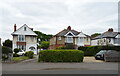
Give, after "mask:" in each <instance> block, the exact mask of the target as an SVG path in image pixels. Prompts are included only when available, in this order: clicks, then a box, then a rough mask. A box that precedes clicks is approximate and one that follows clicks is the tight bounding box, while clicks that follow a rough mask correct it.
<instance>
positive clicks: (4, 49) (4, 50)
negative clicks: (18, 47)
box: [2, 46, 12, 55]
mask: <svg viewBox="0 0 120 76" xmlns="http://www.w3.org/2000/svg"><path fill="white" fill-rule="evenodd" d="M9 53H12V49H11V48H9V47H6V46H2V54H6V55H8V54H9Z"/></svg>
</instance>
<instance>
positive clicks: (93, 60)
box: [83, 56, 104, 62]
mask: <svg viewBox="0 0 120 76" xmlns="http://www.w3.org/2000/svg"><path fill="white" fill-rule="evenodd" d="M83 62H104V61H103V60H96V59H95V58H94V57H93V56H90V57H88V56H87V57H84V60H83Z"/></svg>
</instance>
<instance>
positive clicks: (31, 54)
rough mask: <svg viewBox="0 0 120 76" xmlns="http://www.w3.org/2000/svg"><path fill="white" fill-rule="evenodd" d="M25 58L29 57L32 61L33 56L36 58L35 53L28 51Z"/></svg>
mask: <svg viewBox="0 0 120 76" xmlns="http://www.w3.org/2000/svg"><path fill="white" fill-rule="evenodd" d="M25 56H27V57H29V58H31V59H32V58H33V56H34V52H33V51H27V52H25Z"/></svg>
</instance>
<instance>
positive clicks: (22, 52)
mask: <svg viewBox="0 0 120 76" xmlns="http://www.w3.org/2000/svg"><path fill="white" fill-rule="evenodd" d="M13 53H15V52H13ZM17 54H18V55H20V56H24V54H25V51H23V50H20V51H19V52H18V53H17Z"/></svg>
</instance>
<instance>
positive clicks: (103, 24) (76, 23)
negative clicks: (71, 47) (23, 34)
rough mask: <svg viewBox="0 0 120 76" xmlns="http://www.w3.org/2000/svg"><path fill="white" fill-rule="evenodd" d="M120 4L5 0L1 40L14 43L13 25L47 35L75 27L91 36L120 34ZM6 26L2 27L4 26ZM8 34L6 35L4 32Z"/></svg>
mask: <svg viewBox="0 0 120 76" xmlns="http://www.w3.org/2000/svg"><path fill="white" fill-rule="evenodd" d="M117 2H118V0H114V1H113V0H104V1H102V0H101V1H100V0H97V1H96V0H83V1H81V0H12V1H11V0H4V1H1V3H0V5H1V7H0V10H1V11H2V12H0V28H2V29H1V30H2V31H0V36H1V37H2V39H4V40H5V39H7V38H10V39H12V36H11V33H12V32H13V25H14V24H15V23H16V24H17V28H19V27H21V26H22V25H23V24H27V25H28V26H29V27H33V28H34V30H38V31H41V32H44V33H47V34H56V33H58V32H59V31H61V30H63V29H65V28H67V26H71V27H72V29H75V30H77V31H83V32H84V33H86V34H88V35H91V34H93V33H95V32H101V33H102V32H104V31H106V30H107V29H108V28H111V27H112V28H114V29H115V31H117V26H118V24H117V20H118V19H117V16H118V3H117ZM1 25H2V26H1ZM4 31H5V32H4Z"/></svg>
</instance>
